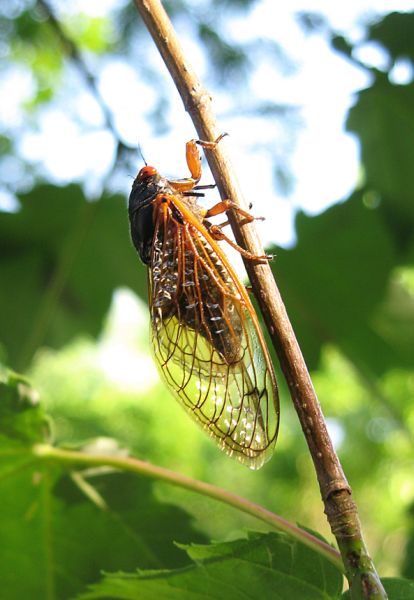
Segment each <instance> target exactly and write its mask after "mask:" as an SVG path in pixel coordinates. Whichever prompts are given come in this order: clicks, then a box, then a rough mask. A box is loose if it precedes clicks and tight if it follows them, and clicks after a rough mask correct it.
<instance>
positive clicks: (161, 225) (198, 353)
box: [129, 138, 279, 469]
mask: <svg viewBox="0 0 414 600" xmlns="http://www.w3.org/2000/svg"><path fill="white" fill-rule="evenodd" d="M219 139H220V138H219ZM217 142H218V140H216V141H215V142H204V141H201V140H191V141H190V142H188V143H187V146H186V158H187V164H188V168H189V170H190V174H191V176H190V177H188V178H185V179H178V180H170V179H166V178H165V177H163V176H162V175H160V174H159V173H158V171H157V170H156V169H155V168H154V167H151V166H149V165H145V166H144V167H142V169H141V170H140V171H139V173H138V175H137V177H136V178H135V180H134V183H133V185H132V191H131V194H130V197H129V219H130V226H131V236H132V241H133V243H134V245H135V248H136V249H137V251H138V253H139V255H140V257H141V259H142V261H143V262H144V263H145V264H146V265H147V266H148V275H149V284H148V287H149V306H150V311H151V338H152V347H153V350H154V354H155V360H156V362H157V365H158V367H159V370H160V372H161V374H162V376H163V378H164V380H165V381H166V383H167V385H168V387H169V388H170V389H171V390H172V391H173V392H174V394H175V396H176V397H177V398H178V400H179V401H180V403H181V404H182V405H183V407H184V408H185V409H186V411H187V412H188V413H189V414H190V415H191V416H192V417H193V418H194V419H195V420H196V421H197V422H198V423H199V424H200V425H201V426H202V427H203V428H205V429H206V430H207V431H208V432H209V433H210V435H211V436H212V438H213V439H214V440H215V442H216V443H217V444H218V445H219V447H220V448H221V449H222V450H224V452H226V453H227V454H228V455H230V456H233V457H234V458H236V459H237V460H239V461H240V462H242V463H244V464H246V465H248V466H249V467H250V468H252V469H258V468H259V467H261V466H262V465H263V463H264V462H265V461H266V460H267V459H268V458H269V457H270V456H271V454H272V452H273V448H274V445H275V441H276V436H277V431H278V424H279V400H278V392H277V385H276V378H275V374H274V370H273V367H272V363H271V360H270V356H269V352H268V349H267V347H266V344H265V341H264V338H263V334H262V332H261V330H260V325H259V322H258V318H257V315H256V312H255V310H254V308H253V305H252V303H251V301H250V298H249V296H248V294H247V291H246V289H245V286H244V285H243V284H242V282H241V281H240V280H239V278H238V276H237V275H236V273H235V271H234V269H233V267H232V266H231V264H230V262H229V260H228V258H227V257H226V255H225V253H224V252H223V250H222V248H221V246H220V245H219V244H218V240H222V239H225V240H227V241H228V242H229V243H230V244H231V245H232V246H233V247H236V248H237V249H238V250H239V251H240V252H241V253H242V254H243V255H244V256H246V257H247V258H250V259H254V260H260V259H266V258H268V257H256V256H252V255H250V254H249V253H248V252H246V251H245V250H243V249H242V248H240V247H238V246H237V245H236V244H235V243H234V242H233V241H231V240H229V239H228V238H227V236H225V234H224V233H223V232H222V227H223V226H224V225H226V224H227V223H224V224H222V225H221V226H218V225H212V224H211V223H210V222H209V221H208V219H209V218H210V217H212V216H214V215H217V214H220V213H224V212H225V211H227V210H231V209H234V210H237V211H238V212H239V213H241V215H242V216H243V218H244V220H245V221H251V220H252V219H253V217H251V215H250V214H249V213H247V212H245V211H242V210H241V209H239V208H237V207H236V206H234V205H233V203H232V202H231V201H229V200H224V201H222V202H219V203H218V204H217V205H215V206H214V207H212V208H211V209H210V210H205V209H203V208H202V207H200V206H199V204H198V203H197V198H198V197H199V196H202V195H203V193H202V192H200V191H199V190H200V189H202V188H203V187H204V188H205V187H213V186H198V185H197V184H198V182H199V181H200V178H201V159H200V156H199V153H198V149H197V146H196V144H199V145H201V146H202V147H204V148H210V149H213V148H214V147H215V145H216V144H217Z"/></svg>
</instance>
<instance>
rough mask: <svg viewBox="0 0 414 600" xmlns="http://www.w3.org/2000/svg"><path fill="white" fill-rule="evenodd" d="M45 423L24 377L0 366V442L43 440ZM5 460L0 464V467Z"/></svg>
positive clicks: (46, 427)
mask: <svg viewBox="0 0 414 600" xmlns="http://www.w3.org/2000/svg"><path fill="white" fill-rule="evenodd" d="M48 433H49V428H48V422H47V420H46V417H45V415H44V414H43V411H42V409H41V407H40V406H39V404H38V396H37V393H36V391H35V390H33V388H31V387H30V384H29V382H28V380H27V379H26V378H24V377H22V376H21V375H18V374H17V373H13V372H11V371H7V370H6V369H4V368H3V367H1V365H0V445H3V444H6V445H7V444H8V443H9V442H10V440H13V442H15V443H16V444H19V445H24V444H32V443H36V442H43V441H45V440H46V438H47V436H48ZM4 467H5V463H1V467H0V472H1V469H2V468H4Z"/></svg>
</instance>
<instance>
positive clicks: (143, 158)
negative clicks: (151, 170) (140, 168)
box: [138, 144, 148, 167]
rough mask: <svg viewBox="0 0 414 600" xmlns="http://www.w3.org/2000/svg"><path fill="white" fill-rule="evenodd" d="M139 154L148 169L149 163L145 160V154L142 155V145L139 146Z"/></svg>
mask: <svg viewBox="0 0 414 600" xmlns="http://www.w3.org/2000/svg"><path fill="white" fill-rule="evenodd" d="M138 152H139V155H140V156H141V158H142V160H143V161H144V164H145V166H146V167H147V166H148V163H147V161H146V160H145V157H144V155H143V153H142V148H141V145H140V144H138Z"/></svg>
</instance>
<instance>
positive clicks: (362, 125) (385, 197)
mask: <svg viewBox="0 0 414 600" xmlns="http://www.w3.org/2000/svg"><path fill="white" fill-rule="evenodd" d="M413 107H414V85H413V84H410V85H406V86H401V85H392V84H390V83H389V81H388V80H387V79H385V77H384V78H380V79H378V80H377V81H376V82H375V84H374V85H373V86H372V87H371V88H369V89H367V90H364V91H362V92H361V93H360V94H359V95H358V101H357V103H356V104H355V106H354V107H353V108H352V109H351V111H350V113H349V117H348V121H347V128H348V130H349V131H353V132H354V133H356V134H357V135H358V137H359V139H360V141H361V158H362V161H363V165H364V169H365V177H366V185H367V187H368V188H370V189H372V190H375V192H376V193H377V195H378V198H379V201H380V205H379V209H380V211H381V212H383V214H384V216H385V217H386V218H387V220H388V226H389V227H390V231H393V234H394V239H395V242H396V244H398V246H399V247H400V249H401V251H404V249H405V247H406V246H407V244H408V243H409V241H410V240H412V238H413V229H414V202H412V190H413V189H414V170H413V168H412V165H413V162H414V146H413V144H412V139H413V137H414V110H413Z"/></svg>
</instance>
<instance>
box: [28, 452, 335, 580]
mask: <svg viewBox="0 0 414 600" xmlns="http://www.w3.org/2000/svg"><path fill="white" fill-rule="evenodd" d="M33 454H34V456H35V457H36V458H39V459H42V460H45V461H50V460H52V461H56V462H58V463H59V464H65V465H71V466H79V467H80V466H82V467H103V466H106V467H108V466H109V467H113V468H115V469H121V470H123V471H129V472H131V473H135V474H138V475H143V476H144V477H148V478H150V479H157V480H159V481H164V482H165V483H169V484H171V485H175V486H177V487H181V488H184V489H186V490H190V491H192V492H195V493H197V494H202V495H203V496H208V497H209V498H213V499H215V500H218V501H220V502H223V503H224V504H228V505H229V506H232V507H234V508H237V509H238V510H240V511H242V512H244V513H246V514H248V515H251V516H252V517H255V518H256V519H259V520H260V521H264V522H265V523H267V524H268V525H270V526H271V527H273V528H275V529H277V530H279V531H284V532H285V533H288V534H289V535H291V536H292V537H294V538H295V539H297V540H298V541H299V542H301V543H302V544H305V545H306V546H308V547H309V548H312V549H313V550H315V551H316V552H318V554H320V555H322V556H324V557H325V558H326V559H328V560H329V561H330V562H331V563H332V564H333V565H335V567H336V568H337V569H339V570H340V571H343V565H342V561H341V557H340V554H339V552H338V551H337V550H335V548H333V547H332V546H330V545H329V544H327V543H325V542H323V541H322V540H320V539H318V538H317V537H315V536H313V535H312V534H311V533H309V532H308V531H305V530H304V529H301V528H300V527H297V526H296V525H294V524H293V523H290V522H289V521H287V520H286V519H284V518H283V517H280V516H279V515H276V514H275V513H272V512H270V511H269V510H267V509H265V508H264V507H263V506H260V505H259V504H256V503H254V502H251V501H250V500H246V499H245V498H242V497H241V496H238V495H237V494H233V493H232V492H228V491H227V490H223V489H222V488H219V487H217V486H215V485H211V484H210V483H205V482H204V481H199V480H197V479H192V478H191V477H187V476H186V475H183V474H181V473H176V472H175V471H171V470H170V469H165V468H164V467H160V466H158V465H152V464H151V463H148V462H145V461H142V460H139V459H137V458H132V457H125V456H111V455H106V454H92V453H87V452H78V451H74V450H64V449H62V448H55V447H53V446H49V445H47V444H37V445H35V446H33Z"/></svg>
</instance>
